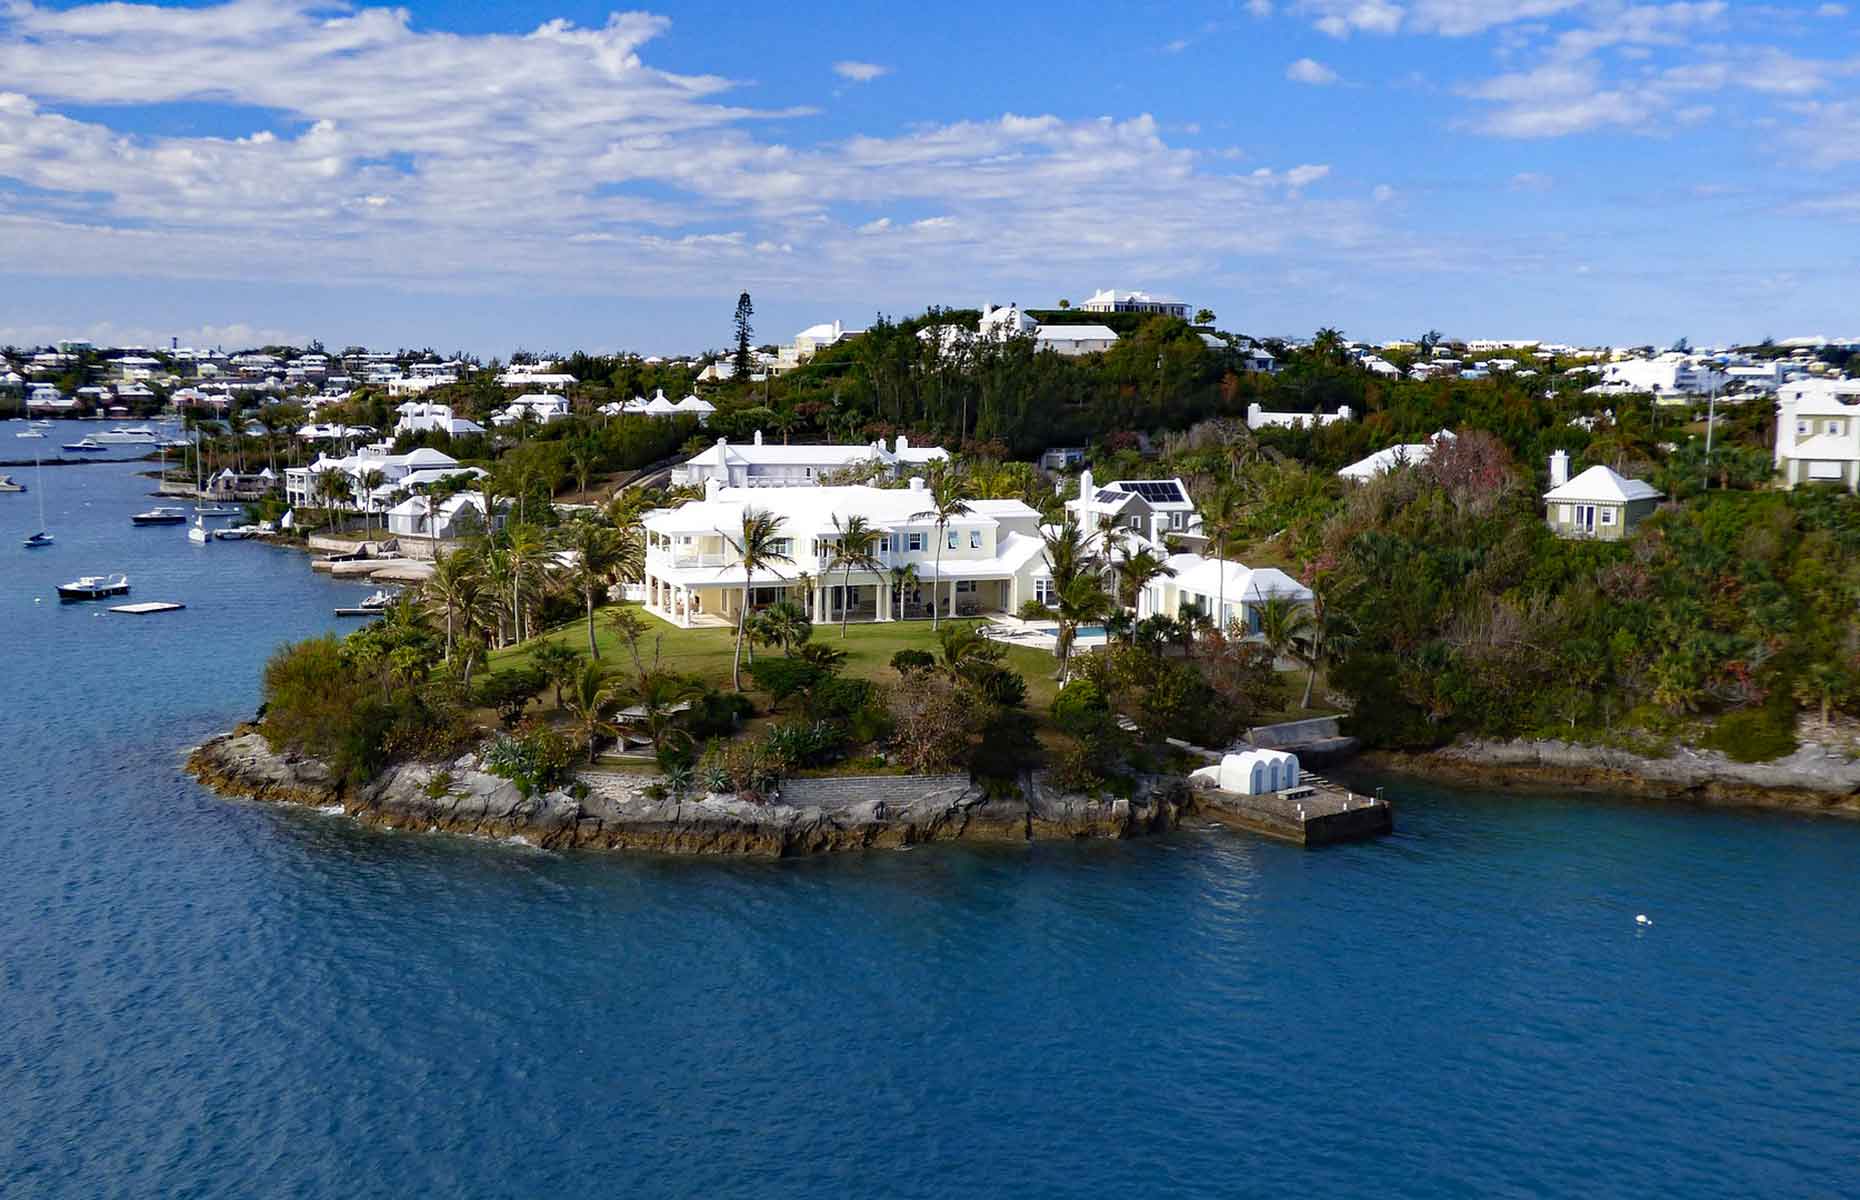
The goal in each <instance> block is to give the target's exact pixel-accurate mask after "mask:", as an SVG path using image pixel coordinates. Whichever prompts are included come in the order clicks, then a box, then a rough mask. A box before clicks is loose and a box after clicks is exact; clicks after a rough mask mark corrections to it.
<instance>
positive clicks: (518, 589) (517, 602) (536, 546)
mask: <svg viewBox="0 0 1860 1200" xmlns="http://www.w3.org/2000/svg"><path fill="white" fill-rule="evenodd" d="M504 552H505V553H506V554H508V555H509V556H510V631H511V633H512V634H513V635H514V636H515V638H516V640H517V641H519V642H521V641H522V640H523V638H524V635H525V625H524V622H523V610H524V604H523V599H524V595H523V593H524V587H523V585H524V579H525V576H526V575H527V573H528V572H529V571H530V569H531V568H532V567H536V568H540V567H541V565H542V560H543V557H544V556H545V555H546V554H548V552H549V543H548V542H546V541H544V540H543V535H542V530H540V529H538V528H536V527H535V526H534V525H514V526H512V527H511V528H510V531H509V536H508V538H507V539H506V541H505V544H504Z"/></svg>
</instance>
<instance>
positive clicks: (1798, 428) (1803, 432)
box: [1795, 421, 1813, 437]
mask: <svg viewBox="0 0 1860 1200" xmlns="http://www.w3.org/2000/svg"><path fill="white" fill-rule="evenodd" d="M1812 428H1813V426H1811V425H1810V424H1809V423H1808V422H1807V421H1797V422H1796V423H1795V432H1796V436H1797V437H1807V436H1808V433H1809V430H1810V429H1812Z"/></svg>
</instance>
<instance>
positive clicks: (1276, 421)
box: [1246, 400, 1356, 429]
mask: <svg viewBox="0 0 1860 1200" xmlns="http://www.w3.org/2000/svg"><path fill="white" fill-rule="evenodd" d="M1355 416H1356V412H1355V410H1354V409H1352V408H1351V407H1350V406H1349V405H1347V404H1345V405H1343V406H1341V407H1339V408H1338V409H1337V411H1336V412H1334V413H1326V412H1269V411H1267V410H1266V409H1265V408H1263V407H1262V406H1261V405H1260V403H1259V401H1257V400H1255V401H1254V402H1253V403H1251V404H1249V405H1247V406H1246V427H1247V428H1248V429H1269V428H1278V429H1296V428H1299V427H1301V426H1310V427H1311V428H1313V429H1315V428H1317V427H1318V426H1320V425H1329V424H1331V423H1332V422H1333V421H1348V420H1351V419H1353V418H1354V417H1355Z"/></svg>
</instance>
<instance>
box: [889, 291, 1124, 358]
mask: <svg viewBox="0 0 1860 1200" xmlns="http://www.w3.org/2000/svg"><path fill="white" fill-rule="evenodd" d="M917 336H918V337H919V338H922V339H923V340H924V341H930V340H931V339H933V338H940V339H941V340H942V344H943V347H944V349H945V350H947V349H949V348H951V347H953V346H955V345H957V344H958V343H959V342H960V341H961V339H962V338H963V337H964V336H966V335H965V333H964V331H963V330H961V329H958V328H956V327H954V326H950V325H936V326H931V327H929V328H925V329H920V330H918V331H917ZM975 337H976V338H977V339H978V340H983V341H1006V340H1007V339H1009V338H1014V337H1031V338H1032V339H1033V341H1034V346H1035V348H1036V349H1039V350H1051V351H1053V352H1054V353H1055V354H1063V355H1066V356H1067V357H1070V358H1076V357H1078V356H1080V355H1084V354H1102V353H1104V352H1105V351H1106V350H1109V349H1110V348H1111V347H1112V346H1115V345H1116V344H1117V333H1116V331H1115V330H1112V329H1110V328H1109V327H1107V326H1104V325H1042V324H1041V323H1040V322H1038V321H1035V320H1034V319H1033V318H1032V317H1030V316H1028V315H1027V313H1026V312H1025V311H1024V310H1023V309H1022V308H1021V307H1020V305H1018V304H993V303H989V304H984V305H982V316H981V320H979V321H977V322H976V329H975Z"/></svg>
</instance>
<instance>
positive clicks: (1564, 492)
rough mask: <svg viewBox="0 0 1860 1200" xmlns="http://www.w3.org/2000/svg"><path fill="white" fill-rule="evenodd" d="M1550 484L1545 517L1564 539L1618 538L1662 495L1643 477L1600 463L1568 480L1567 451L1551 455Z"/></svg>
mask: <svg viewBox="0 0 1860 1200" xmlns="http://www.w3.org/2000/svg"><path fill="white" fill-rule="evenodd" d="M1550 485H1551V486H1550V490H1549V491H1547V492H1545V493H1544V518H1545V520H1547V521H1548V522H1549V523H1550V528H1551V529H1552V530H1554V531H1555V532H1556V535H1557V536H1558V537H1565V538H1599V539H1601V540H1602V541H1619V540H1621V539H1622V538H1624V537H1626V536H1627V535H1628V532H1629V531H1630V530H1632V529H1633V528H1634V526H1636V525H1638V524H1640V523H1641V521H1642V520H1644V519H1645V518H1646V517H1647V516H1648V515H1649V514H1651V513H1652V512H1653V510H1654V509H1656V508H1658V507H1659V505H1660V500H1661V498H1662V496H1663V495H1664V493H1663V492H1661V491H1660V490H1659V489H1658V488H1656V487H1654V486H1653V485H1652V484H1650V483H1647V482H1645V481H1644V480H1640V479H1629V478H1627V477H1626V476H1625V475H1622V474H1619V473H1618V472H1616V471H1613V470H1610V469H1609V468H1607V467H1603V466H1595V467H1590V468H1589V469H1588V470H1586V471H1584V472H1583V473H1582V474H1580V475H1578V476H1576V477H1575V478H1574V479H1571V478H1569V452H1568V451H1567V450H1558V451H1557V452H1556V453H1555V454H1552V455H1551V456H1550Z"/></svg>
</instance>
